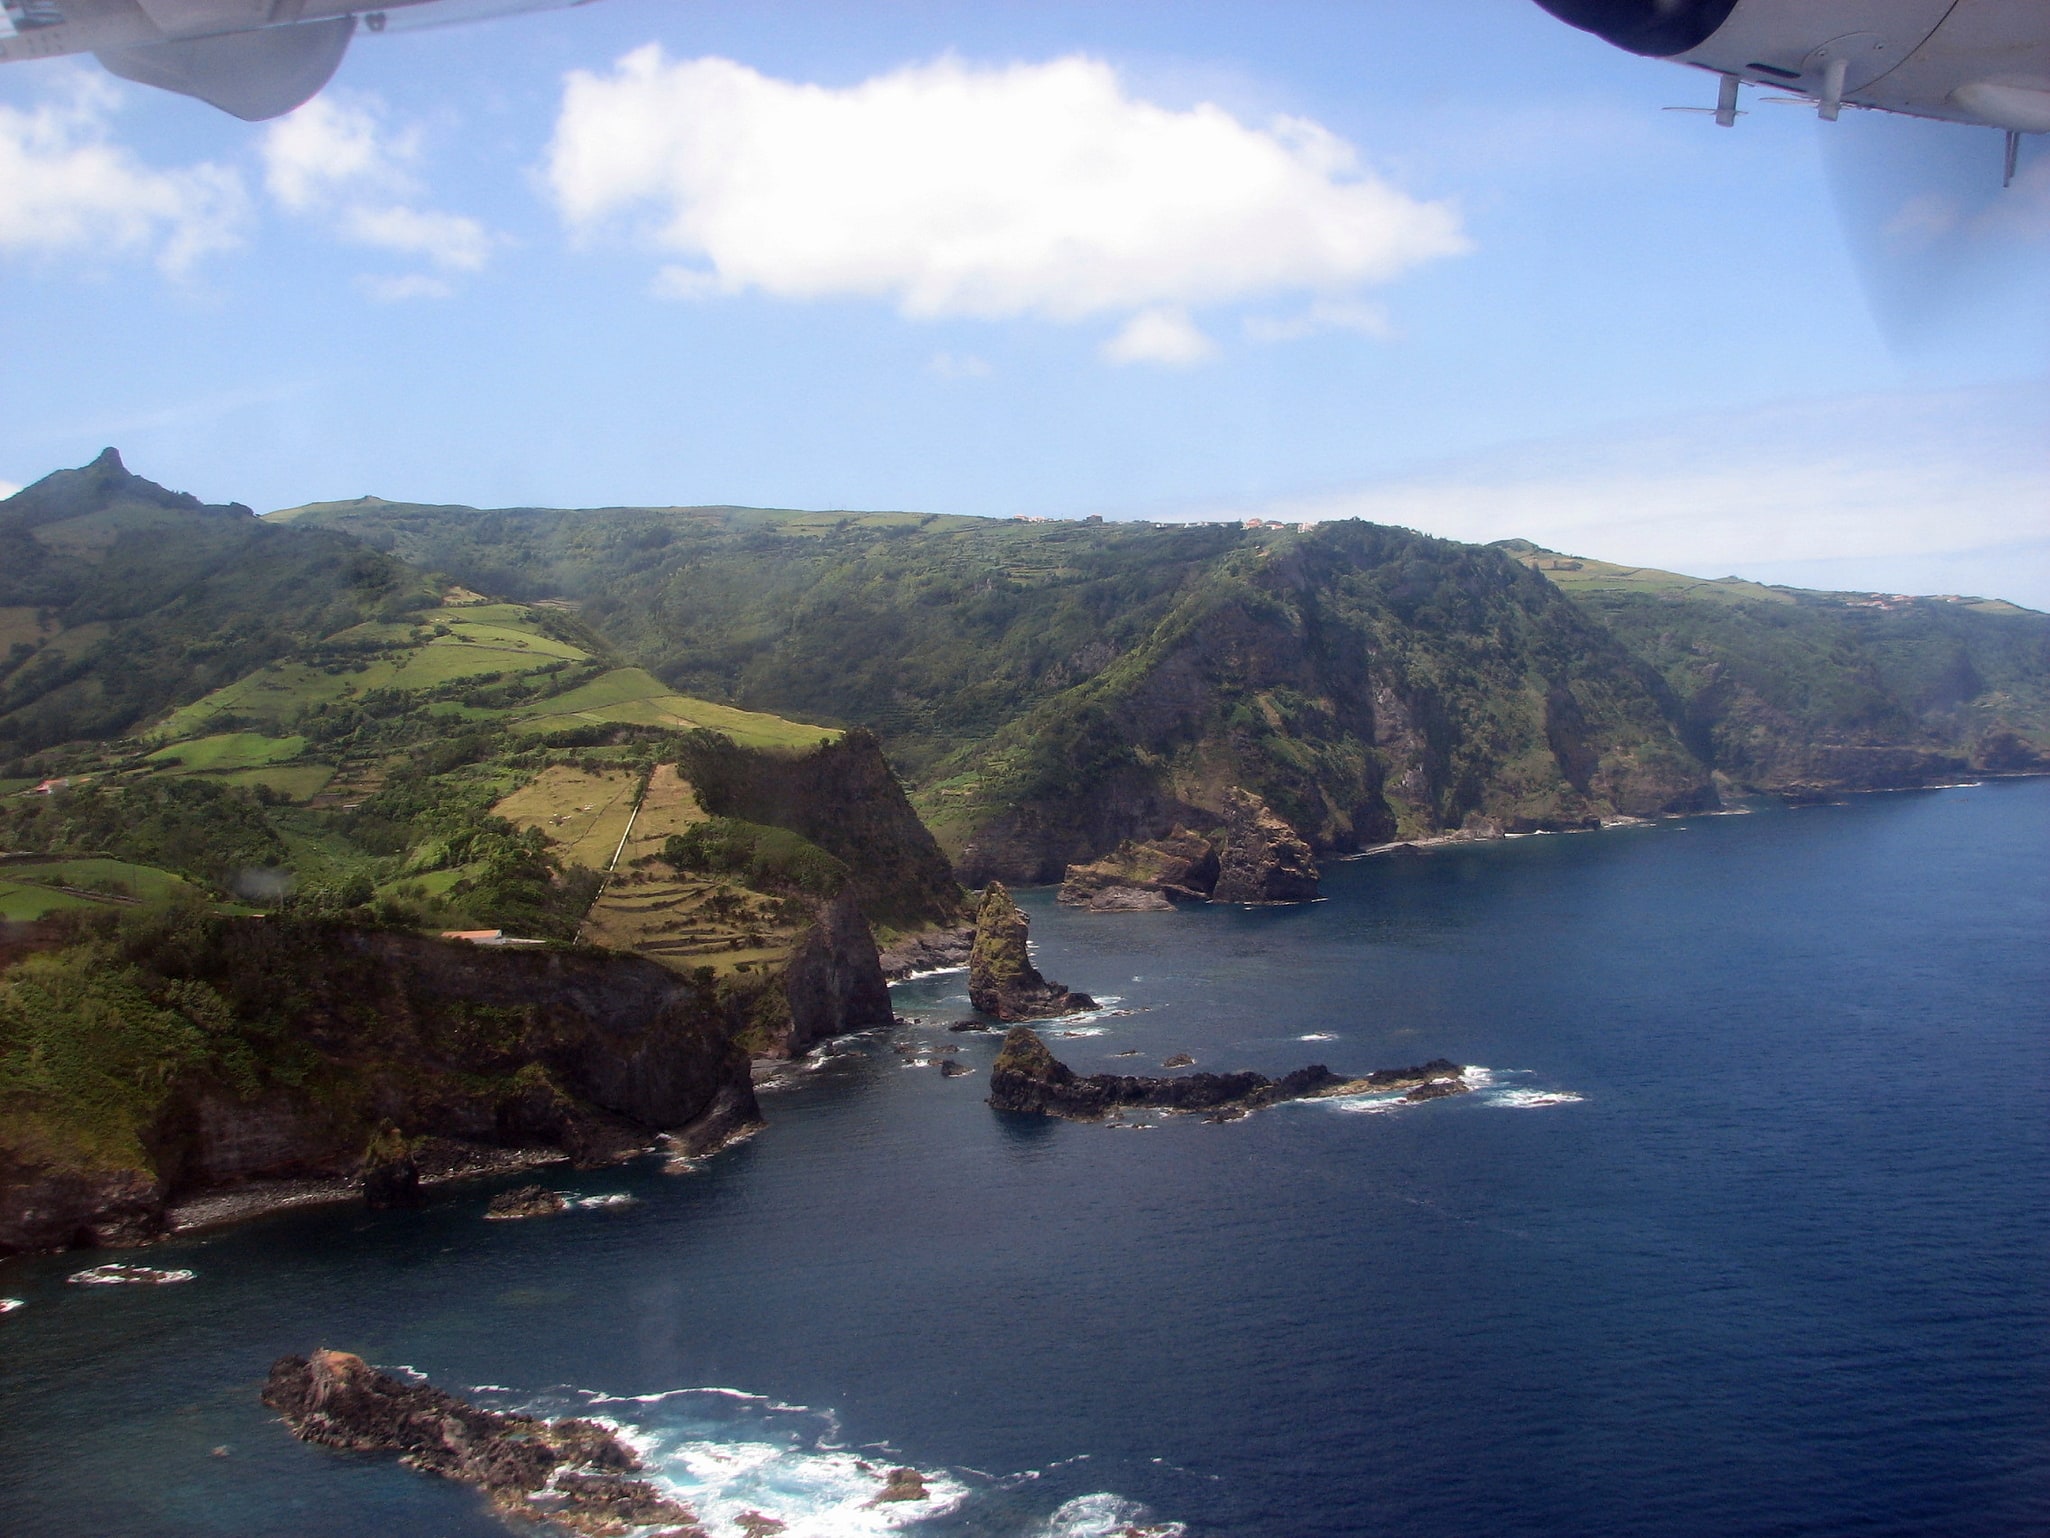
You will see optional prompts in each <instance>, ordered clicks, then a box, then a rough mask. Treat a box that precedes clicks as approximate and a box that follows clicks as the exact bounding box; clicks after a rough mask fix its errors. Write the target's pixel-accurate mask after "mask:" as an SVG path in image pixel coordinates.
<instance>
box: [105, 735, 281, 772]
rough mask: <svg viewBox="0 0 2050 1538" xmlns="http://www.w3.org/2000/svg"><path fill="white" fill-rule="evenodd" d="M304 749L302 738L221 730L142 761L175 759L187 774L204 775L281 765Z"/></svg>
mask: <svg viewBox="0 0 2050 1538" xmlns="http://www.w3.org/2000/svg"><path fill="white" fill-rule="evenodd" d="M305 751H306V739H305V738H304V737H266V736H264V735H263V733H261V732H220V733H217V734H216V735H214V736H211V737H191V738H187V739H186V740H185V741H183V742H179V743H174V744H172V745H170V746H168V747H163V748H159V749H157V751H156V752H154V753H152V754H150V756H149V757H148V758H147V759H145V760H144V762H145V763H152V764H159V765H162V764H164V763H165V762H166V761H167V760H169V759H174V758H175V759H177V760H178V763H177V764H176V765H175V766H174V767H176V768H177V769H179V770H180V771H182V772H184V773H186V774H205V773H209V772H212V771H215V770H227V769H254V768H258V767H260V766H262V765H265V764H281V763H284V762H285V761H287V760H288V759H294V758H297V757H298V756H299V755H300V754H301V753H303V752H305Z"/></svg>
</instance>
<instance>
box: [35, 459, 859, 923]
mask: <svg viewBox="0 0 2050 1538" xmlns="http://www.w3.org/2000/svg"><path fill="white" fill-rule="evenodd" d="M0 538H4V539H7V540H11V541H13V544H12V545H11V546H9V547H8V550H9V553H10V554H12V555H14V556H16V557H17V560H16V561H15V563H14V564H10V565H9V566H7V567H6V568H5V569H4V577H0V581H4V583H5V592H6V596H7V597H9V598H11V599H21V600H26V601H24V602H20V603H16V604H14V605H13V606H11V607H9V608H7V609H5V610H0V620H4V621H5V622H6V623H7V624H9V625H11V626H12V627H13V628H12V629H11V630H10V631H8V632H7V633H6V638H7V639H8V641H9V644H10V645H11V646H12V647H13V652H12V654H11V656H10V658H9V662H8V667H7V669H6V671H5V672H4V673H0V686H4V689H5V692H4V694H0V701H4V702H5V703H6V704H8V705H9V706H10V707H11V708H10V710H9V711H8V713H7V714H5V715H0V733H11V736H0V744H4V745H5V748H6V749H7V750H9V751H10V752H11V754H12V757H11V761H0V773H4V778H0V784H4V785H5V786H6V787H7V789H8V791H9V793H8V794H6V795H4V796H0V852H5V851H14V852H16V854H17V855H23V854H26V855H35V856H41V857H43V863H41V864H38V863H36V862H35V861H33V860H31V861H27V862H22V861H19V860H13V861H10V862H9V863H7V864H5V865H0V878H4V880H0V916H4V917H7V918H35V917H38V916H41V915H43V914H46V913H50V912H57V911H62V910H66V909H72V908H79V907H99V908H107V907H119V906H121V905H123V904H126V903H132V902H134V901H137V900H144V899H151V898H163V897H167V896H171V895H176V894H179V893H184V894H187V895H192V896H197V895H199V894H201V893H205V892H211V893H213V894H214V895H215V896H216V897H217V898H223V899H233V900H236V901H240V902H249V903H255V904H257V905H259V906H274V905H276V904H278V903H280V902H283V903H285V904H286V905H288V906H291V907H294V908H297V909H303V910H307V911H312V912H325V911H330V910H361V911H362V912H364V913H369V912H370V911H372V909H373V908H375V910H376V911H377V912H379V913H380V914H382V916H383V918H384V920H385V921H386V922H392V923H397V924H400V925H402V926H407V925H417V926H426V927H430V928H433V927H439V926H446V927H504V928H508V929H513V930H516V931H519V932H521V933H526V934H531V935H537V936H541V937H547V936H557V937H560V938H568V937H569V936H570V935H572V934H573V933H574V932H575V930H576V928H577V925H578V924H579V922H580V921H581V919H582V918H583V915H584V911H585V909H586V908H587V907H588V905H589V903H590V900H591V896H592V893H593V892H594V891H595V889H596V877H595V876H593V875H591V874H590V871H589V867H591V866H600V867H602V866H603V865H605V864H606V863H608V858H609V856H610V853H611V850H610V849H609V848H608V849H607V850H605V851H603V852H602V853H603V855H604V856H606V857H607V858H600V857H598V856H597V855H594V854H593V853H592V852H591V851H589V850H582V849H578V850H571V849H570V848H569V847H567V846H566V845H562V844H561V843H560V841H559V840H557V839H555V838H552V837H551V836H550V833H549V832H548V830H545V829H543V828H540V827H537V826H533V825H531V824H530V823H524V822H521V821H519V820H518V819H514V818H508V817H507V816H504V815H501V814H500V812H499V810H498V807H499V805H500V803H501V802H503V801H505V800H506V799H507V798H508V797H509V796H511V795H512V794H513V793H514V792H515V791H517V790H518V788H519V787H520V786H522V785H524V784H527V783H529V782H531V781H533V780H534V779H535V778H537V777H539V776H543V775H546V774H548V773H550V772H551V770H552V769H553V768H554V767H555V766H564V765H570V764H575V763H587V764H591V765H593V766H595V767H596V768H597V769H598V770H600V771H601V772H603V773H605V774H608V775H612V776H615V777H623V779H624V783H626V784H627V785H628V786H629V787H632V788H635V790H636V793H637V787H638V786H639V785H640V784H641V783H643V782H644V780H645V778H646V776H647V774H648V772H649V770H650V769H651V767H652V765H653V764H654V763H655V762H656V761H657V760H658V759H659V758H660V757H661V756H662V754H663V752H664V751H665V744H667V745H668V747H667V750H668V751H669V752H671V753H674V752H675V751H677V744H679V743H681V741H682V740H683V735H684V734H686V733H690V732H693V731H698V730H701V729H705V728H711V729H714V730H716V731H718V732H720V733H723V734H724V735H725V737H726V738H727V739H729V740H731V741H732V742H733V743H734V744H736V745H737V748H738V749H739V750H750V751H770V752H775V753H784V754H788V753H791V752H794V751H798V750H802V749H808V748H815V747H817V746H818V745H820V744H821V743H822V742H830V741H832V740H834V739H835V738H837V737H838V735H839V734H838V732H836V731H835V730H833V729H832V728H828V727H819V726H812V725H803V724H800V723H797V722H794V721H789V720H785V719H783V718H781V717H778V716H773V715H767V714H763V713H760V712H751V711H744V710H739V709H736V708H734V707H733V706H731V705H727V704H723V703H718V702H714V701H708V700H701V699H694V698H691V697H689V696H687V695H683V694H679V693H677V692H676V691H674V690H673V689H671V688H669V687H668V686H667V685H665V684H663V683H662V682H661V681H660V680H658V679H656V678H654V677H653V676H652V675H650V674H649V673H647V672H645V671H644V670H642V669H640V668H637V667H634V666H631V665H628V664H626V663H624V662H623V661H622V659H621V658H620V657H618V656H617V654H616V653H615V652H614V651H613V650H612V648H611V647H610V646H609V644H608V643H607V642H606V641H604V640H603V639H602V638H601V637H599V636H598V635H597V634H596V633H594V632H593V631H592V630H591V629H590V628H589V627H587V626H586V625H584V624H582V623H581V622H580V621H579V620H578V619H577V618H576V617H575V616H574V615H573V614H571V613H569V612H567V611H566V610H565V609H563V608H561V607H559V606H558V607H550V606H548V605H545V604H524V603H505V602H498V601H495V600H493V599H490V598H488V597H486V596H484V595H482V594H479V593H476V592H474V591H471V590H469V589H465V588H460V587H455V586H452V585H451V584H449V583H448V582H447V581H446V580H445V579H442V578H438V577H431V576H429V575H427V574H426V573H424V572H421V571H419V570H417V569H416V568H414V567H412V566H410V565H408V564H407V563H405V562H403V561H400V560H398V559H395V558H393V557H390V556H387V555H383V554H380V553H378V552H375V551H372V550H370V549H368V548H367V547H365V546H364V545H362V544H361V543H360V542H358V541H356V540H354V539H353V538H351V537H349V536H347V535H343V534H337V533H334V532H331V531H328V530H324V529H319V528H315V527H311V526H307V527H303V528H291V527H289V526H287V525H284V524H279V525H270V524H267V523H264V522H261V521H259V520H257V519H256V518H255V517H254V515H253V514H251V513H250V512H249V511H248V509H246V508H240V507H227V508H222V507H207V506H204V505H202V504H200V503H199V502H197V501H196V500H194V499H193V498H191V497H187V496H183V495H181V494H178V493H173V492H168V491H165V490H164V489H163V488H161V487H158V486H156V485H154V484H152V483H151V482H149V481H146V480H143V479H141V478H139V477H136V476H133V475H130V474H129V473H128V472H127V471H126V470H125V469H123V468H122V466H121V464H120V460H119V458H118V456H116V455H114V454H113V453H112V451H109V453H107V454H106V455H103V456H102V457H101V458H100V459H99V460H98V461H96V462H95V463H94V464H92V465H89V466H87V467H85V468H84V469H82V470H75V471H60V472H58V473H57V474H55V475H53V476H50V477H47V478H46V479H44V480H43V481H40V482H38V483H37V484H36V485H34V486H31V487H28V488H27V489H25V490H24V491H22V492H21V493H20V494H19V495H18V496H16V497H14V498H12V499H10V500H9V501H8V502H6V503H0ZM39 786H41V787H43V790H44V792H46V793H39V792H38V787H39ZM632 805H633V796H632V795H631V794H630V795H629V797H628V801H627V809H628V810H630V809H631V808H632ZM622 815H624V814H622ZM53 861H56V862H64V863H63V864H62V865H61V866H60V865H59V864H53V863H50V862H53ZM65 869H71V870H84V871H88V873H89V875H90V879H79V880H68V879H59V876H53V875H51V874H50V872H53V871H55V872H59V875H60V876H61V872H62V871H63V870H65ZM122 872H125V873H126V874H125V875H123V874H119V873H122Z"/></svg>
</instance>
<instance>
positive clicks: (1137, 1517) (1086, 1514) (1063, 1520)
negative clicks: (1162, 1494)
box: [1040, 1490, 1188, 1538]
mask: <svg viewBox="0 0 2050 1538" xmlns="http://www.w3.org/2000/svg"><path fill="white" fill-rule="evenodd" d="M1152 1515H1153V1513H1152V1512H1150V1511H1148V1510H1147V1509H1146V1508H1145V1507H1144V1506H1141V1505H1140V1504H1139V1503H1138V1502H1137V1501H1128V1500H1126V1499H1125V1498H1124V1497H1123V1496H1121V1495H1113V1494H1111V1493H1110V1492H1109V1491H1108V1490H1099V1491H1098V1492H1096V1493H1095V1494H1094V1495H1078V1496H1076V1497H1075V1498H1074V1499H1073V1500H1071V1501H1066V1502H1063V1503H1062V1504H1061V1506H1060V1508H1059V1509H1058V1510H1057V1511H1055V1512H1054V1514H1053V1515H1052V1516H1051V1517H1048V1518H1047V1520H1046V1526H1045V1527H1044V1528H1042V1529H1040V1532H1041V1534H1042V1535H1043V1538H1126V1535H1127V1534H1129V1535H1131V1538H1182V1535H1183V1534H1184V1533H1186V1532H1187V1531H1188V1529H1187V1528H1186V1527H1184V1526H1183V1525H1182V1524H1181V1523H1179V1522H1152V1523H1149V1522H1148V1521H1147V1518H1148V1517H1150V1516H1152Z"/></svg>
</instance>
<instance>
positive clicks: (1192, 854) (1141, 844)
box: [1058, 824, 1218, 913]
mask: <svg viewBox="0 0 2050 1538" xmlns="http://www.w3.org/2000/svg"><path fill="white" fill-rule="evenodd" d="M1217 876H1218V862H1217V849H1216V847H1215V846H1214V845H1213V844H1212V843H1211V842H1210V840H1209V839H1207V838H1205V837H1203V835H1202V834H1200V833H1191V832H1190V831H1189V830H1188V829H1187V828H1185V827H1182V826H1180V825H1179V824H1177V825H1176V827H1175V829H1174V831H1173V832H1172V833H1170V834H1168V835H1167V836H1166V837H1165V838H1156V839H1145V840H1138V839H1126V840H1125V841H1124V842H1123V843H1122V844H1119V845H1118V847H1117V849H1116V850H1115V852H1113V853H1111V854H1107V855H1105V856H1104V857H1103V858H1102V859H1100V860H1092V861H1090V862H1089V863H1088V864H1086V865H1070V866H1069V867H1068V870H1067V876H1066V878H1065V879H1064V880H1063V881H1062V882H1061V890H1060V894H1059V898H1058V900H1059V901H1060V902H1063V903H1066V904H1068V905H1069V906H1071V907H1077V908H1088V909H1090V910H1091V911H1092V912H1096V913H1140V912H1148V911H1156V912H1157V911H1159V910H1161V909H1164V908H1170V907H1172V906H1173V905H1174V904H1175V903H1177V902H1207V901H1208V900H1209V898H1210V894H1211V891H1212V890H1213V889H1214V888H1215V887H1216V885H1217Z"/></svg>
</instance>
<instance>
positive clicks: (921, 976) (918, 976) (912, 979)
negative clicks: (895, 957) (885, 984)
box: [890, 962, 968, 988]
mask: <svg viewBox="0 0 2050 1538" xmlns="http://www.w3.org/2000/svg"><path fill="white" fill-rule="evenodd" d="M967 970H968V967H967V964H966V963H965V962H964V963H963V964H962V965H960V966H958V967H932V968H930V969H929V970H927V971H924V972H906V973H905V974H904V975H903V976H902V977H900V978H898V979H897V981H896V982H894V983H892V984H890V986H891V987H892V988H894V987H896V986H897V983H917V982H923V981H924V980H925V979H926V978H928V977H945V976H946V975H947V974H948V973H949V972H965V971H967Z"/></svg>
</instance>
